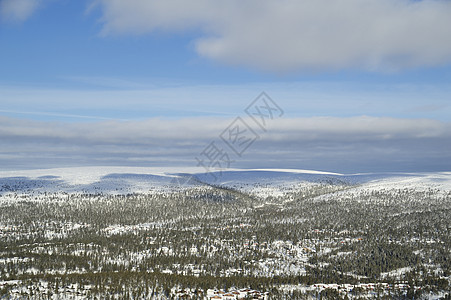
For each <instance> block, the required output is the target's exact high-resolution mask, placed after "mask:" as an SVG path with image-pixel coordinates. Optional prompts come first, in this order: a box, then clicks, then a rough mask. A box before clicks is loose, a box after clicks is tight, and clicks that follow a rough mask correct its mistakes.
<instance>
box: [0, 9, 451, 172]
mask: <svg viewBox="0 0 451 300" xmlns="http://www.w3.org/2000/svg"><path fill="white" fill-rule="evenodd" d="M450 15H451V1H449V0H415V1H414V0H341V1H330V0H280V1H270V0H229V1H215V0H191V1H183V0H165V1H156V0H128V1H120V0H80V1H73V0H72V1H71V0H0V170H18V169H36V168H56V167H71V166H104V165H105V166H152V167H155V166H157V167H158V166H161V167H165V166H171V167H173V166H202V167H204V168H205V170H206V171H209V170H210V171H213V170H214V169H215V168H228V167H230V168H297V169H313V170H322V171H332V172H341V173H355V172H436V171H451V151H450V150H449V149H451V130H450V129H451V120H450V119H451V84H450V83H451V35H450V34H449V28H451V18H450V17H449V16H450ZM262 92H264V94H262ZM271 109H272V110H271ZM256 113H260V114H259V115H257V114H256ZM237 118H238V119H237ZM261 122H265V124H264V126H262V123H261ZM233 130H236V132H235V133H239V132H244V133H243V134H242V135H241V136H239V137H238V136H237V135H233ZM246 134H247V135H246ZM240 147H241V148H240ZM237 148H239V149H237Z"/></svg>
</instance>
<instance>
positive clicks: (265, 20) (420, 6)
mask: <svg viewBox="0 0 451 300" xmlns="http://www.w3.org/2000/svg"><path fill="white" fill-rule="evenodd" d="M96 3H97V4H98V5H99V6H100V7H101V9H102V11H103V19H102V20H103V22H104V28H103V33H104V34H145V33H150V32H154V31H168V32H183V31H186V30H201V32H202V33H201V36H200V37H199V38H198V39H197V40H196V41H195V48H196V50H197V52H198V53H199V54H200V55H202V56H204V57H208V58H210V59H213V60H217V61H221V62H225V63H230V64H238V65H247V66H251V67H254V68H257V69H264V70H270V71H277V72H285V71H297V70H318V69H319V70H322V69H342V68H357V69H366V70H383V71H387V70H388V71H390V70H399V69H404V68H412V67H419V66H420V67H421V66H434V65H440V64H446V63H450V62H451V36H450V35H449V30H448V29H449V28H451V18H450V17H449V16H450V15H451V2H450V1H447V0H422V1H413V0H341V1H330V0H281V1H272V0H244V1H243V0H228V1H213V0H191V1H183V0H165V1H159V0H129V1H121V0H96Z"/></svg>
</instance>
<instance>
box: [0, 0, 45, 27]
mask: <svg viewBox="0 0 451 300" xmlns="http://www.w3.org/2000/svg"><path fill="white" fill-rule="evenodd" d="M39 4H40V1H39V0H2V1H0V16H1V18H2V19H3V20H6V21H13V22H23V21H25V20H26V19H28V18H29V17H30V16H31V15H32V14H33V13H34V12H35V11H36V9H37V8H38V7H39Z"/></svg>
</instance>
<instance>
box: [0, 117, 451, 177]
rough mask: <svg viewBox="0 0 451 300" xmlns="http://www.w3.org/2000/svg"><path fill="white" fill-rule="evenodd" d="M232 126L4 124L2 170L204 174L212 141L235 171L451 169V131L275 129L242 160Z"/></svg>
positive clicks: (364, 124)
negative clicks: (201, 166) (87, 168)
mask: <svg viewBox="0 0 451 300" xmlns="http://www.w3.org/2000/svg"><path fill="white" fill-rule="evenodd" d="M231 122H232V119H223V120H218V119H210V118H190V119H181V120H162V119H150V120H146V121H130V122H116V121H104V122H96V123H81V124H80V123H54V122H39V121H25V120H18V119H12V118H5V117H0V141H1V147H0V166H1V169H2V170H7V169H20V168H48V167H62V166H77V165H125V166H196V164H197V162H196V160H195V157H196V156H199V155H200V153H201V152H202V150H204V149H205V147H206V146H207V145H208V144H209V143H210V142H212V141H214V142H215V143H216V144H217V145H218V146H219V147H221V148H223V150H224V151H226V152H228V153H229V154H230V157H231V159H232V160H233V161H234V162H233V164H232V165H231V167H252V168H267V167H277V168H283V167H285V168H301V169H302V168H304V169H305V168H309V169H320V170H329V171H337V172H369V171H438V170H447V169H448V170H449V169H450V168H451V154H450V153H449V149H450V148H451V125H450V124H448V123H443V122H439V121H433V120H427V119H423V120H421V119H418V120H413V119H412V120H408V119H393V118H374V117H354V118H331V117H327V118H326V117H324V118H304V119H302V118H297V119H280V120H277V121H274V123H273V124H272V125H273V126H272V127H271V128H269V130H268V132H266V133H264V132H261V131H259V128H258V126H256V125H255V124H253V123H252V120H247V122H248V124H249V125H250V126H251V127H252V128H253V129H254V130H255V131H257V133H258V134H259V135H260V139H259V140H257V141H256V142H255V143H254V144H252V145H251V147H249V148H248V150H247V151H246V152H245V153H244V155H243V156H242V157H238V156H236V155H234V154H233V152H232V151H231V150H230V149H229V148H228V146H227V145H225V144H224V143H223V142H222V141H221V139H220V138H219V135H220V134H221V132H222V131H223V130H224V129H225V128H226V127H227V126H228V125H229V124H230V123H231Z"/></svg>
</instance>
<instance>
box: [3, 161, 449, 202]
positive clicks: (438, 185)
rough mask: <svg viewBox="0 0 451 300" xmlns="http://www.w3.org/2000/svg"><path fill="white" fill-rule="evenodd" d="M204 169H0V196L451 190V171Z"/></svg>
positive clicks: (268, 194)
mask: <svg viewBox="0 0 451 300" xmlns="http://www.w3.org/2000/svg"><path fill="white" fill-rule="evenodd" d="M202 171H203V169H201V168H144V167H142V168H140V167H78V168H61V169H45V170H24V171H0V196H2V197H6V196H7V195H8V194H11V193H19V194H27V195H35V194H42V193H113V194H126V193H135V192H136V193H154V192H167V191H174V190H179V189H181V188H187V187H192V186H194V185H202V184H210V185H219V186H224V187H231V188H235V189H238V190H242V191H244V192H249V193H253V194H256V195H260V196H279V195H282V194H283V193H284V192H287V191H292V190H296V189H298V188H300V187H305V186H308V185H312V184H332V185H349V186H350V187H353V188H356V189H357V188H365V189H377V190H379V189H404V188H414V189H428V188H433V189H440V190H447V191H449V190H451V172H442V173H386V174H383V173H379V174H338V173H329V172H320V171H309V170H294V169H242V170H239V169H230V170H227V171H222V172H216V173H202ZM188 179H195V180H188ZM4 200H5V199H4Z"/></svg>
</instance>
